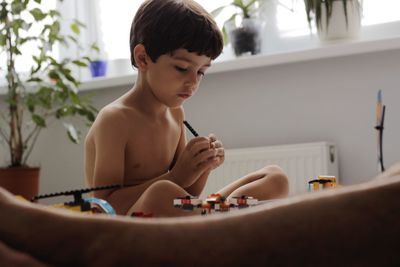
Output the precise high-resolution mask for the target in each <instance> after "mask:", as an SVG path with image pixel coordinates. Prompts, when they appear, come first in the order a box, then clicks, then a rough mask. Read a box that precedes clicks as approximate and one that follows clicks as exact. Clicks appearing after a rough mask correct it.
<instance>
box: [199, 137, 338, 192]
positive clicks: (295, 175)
mask: <svg viewBox="0 0 400 267" xmlns="http://www.w3.org/2000/svg"><path fill="white" fill-rule="evenodd" d="M272 164H274V165H278V166H280V167H281V168H282V169H283V170H284V171H285V172H286V174H287V175H288V177H289V194H290V195H294V194H298V193H302V192H306V191H307V188H308V181H310V180H311V179H315V178H316V177H317V176H318V175H333V176H336V178H337V179H338V178H339V177H338V174H339V169H338V159H337V149H336V147H335V145H334V144H331V143H327V142H318V143H307V144H294V145H281V146H267V147H254V148H240V149H227V150H225V162H224V164H222V165H221V166H220V167H219V168H217V169H216V170H214V171H213V172H212V173H211V175H210V176H209V178H208V181H207V184H206V186H205V189H204V191H203V194H202V195H205V194H207V195H208V194H210V193H214V192H216V191H218V190H219V189H221V188H223V187H224V186H225V185H227V184H229V183H231V182H233V181H234V180H236V179H238V178H240V177H242V176H244V175H246V174H248V173H250V172H252V171H255V170H258V169H260V168H262V167H264V166H265V165H272Z"/></svg>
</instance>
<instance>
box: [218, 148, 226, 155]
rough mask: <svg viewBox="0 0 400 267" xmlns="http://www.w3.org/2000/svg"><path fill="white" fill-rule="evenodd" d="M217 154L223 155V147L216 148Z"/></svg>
mask: <svg viewBox="0 0 400 267" xmlns="http://www.w3.org/2000/svg"><path fill="white" fill-rule="evenodd" d="M216 150H217V156H220V157H223V156H224V155H225V149H223V148H222V147H220V148H217V149H216Z"/></svg>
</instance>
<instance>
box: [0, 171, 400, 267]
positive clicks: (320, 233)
mask: <svg viewBox="0 0 400 267" xmlns="http://www.w3.org/2000/svg"><path fill="white" fill-rule="evenodd" d="M399 198H400V164H398V165H396V166H394V167H392V168H391V169H389V170H388V171H387V172H385V173H384V174H383V175H380V176H379V177H377V178H375V179H373V180H371V181H370V182H366V183H363V184H359V185H353V186H345V187H342V188H338V189H333V190H326V191H323V192H318V193H309V194H306V195H302V196H297V197H290V198H287V199H281V200H277V201H275V202H273V203H269V204H265V205H260V206H257V207H254V208H249V209H246V210H240V211H237V212H230V213H228V214H220V215H213V216H206V217H203V216H192V217H187V218H150V219H140V218H128V217H124V216H117V217H109V216H105V215H96V216H87V215H86V216H85V215H80V214H75V213H69V212H65V211H60V210H53V209H50V208H44V207H42V206H40V205H35V204H30V203H27V202H22V201H19V200H17V199H16V198H14V197H13V196H11V195H10V194H8V193H7V192H5V191H4V190H0V210H1V217H2V219H1V220H0V237H1V242H3V243H4V245H5V246H7V247H8V249H10V250H16V251H19V252H23V253H27V254H29V255H30V256H31V257H33V258H35V259H37V260H39V261H42V262H44V263H46V264H51V265H56V266H144V265H145V266H152V265H165V264H170V265H173V266H192V265H193V263H194V262H195V263H196V264H198V266H206V265H211V264H212V265H221V264H223V265H225V266H228V265H235V266H248V265H252V266H266V265H269V266H278V265H279V266H304V265H308V266H317V265H323V266H344V265H346V266H396V265H398V264H399V263H400V257H399V255H398V242H399V241H398V240H399V239H400V227H399V225H400V201H399ZM27 225H35V227H26V226H27ZM171 244H174V246H171ZM1 249H2V246H0V251H1ZM8 255H9V254H4V253H0V264H2V263H3V262H7V260H8V261H10V259H9V258H7V257H8ZM32 260H33V259H32ZM2 266H4V265H2Z"/></svg>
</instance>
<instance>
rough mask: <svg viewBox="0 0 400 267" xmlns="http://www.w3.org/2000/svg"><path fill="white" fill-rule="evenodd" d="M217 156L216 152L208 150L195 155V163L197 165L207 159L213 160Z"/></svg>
mask: <svg viewBox="0 0 400 267" xmlns="http://www.w3.org/2000/svg"><path fill="white" fill-rule="evenodd" d="M216 156H217V151H216V150H215V149H209V150H207V151H203V152H201V153H199V154H197V155H196V161H197V162H198V164H199V163H201V162H203V161H207V160H209V159H212V158H215V157H216Z"/></svg>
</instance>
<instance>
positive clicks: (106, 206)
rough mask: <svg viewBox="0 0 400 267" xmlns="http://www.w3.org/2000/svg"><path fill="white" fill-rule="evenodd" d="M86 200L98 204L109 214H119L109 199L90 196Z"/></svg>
mask: <svg viewBox="0 0 400 267" xmlns="http://www.w3.org/2000/svg"><path fill="white" fill-rule="evenodd" d="M84 201H87V202H89V203H94V204H96V205H98V206H99V207H100V208H101V209H103V210H104V212H105V213H107V214H110V215H117V213H116V212H115V210H114V208H113V207H112V206H111V205H110V203H108V202H107V201H105V200H103V199H100V198H95V197H89V198H84Z"/></svg>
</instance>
